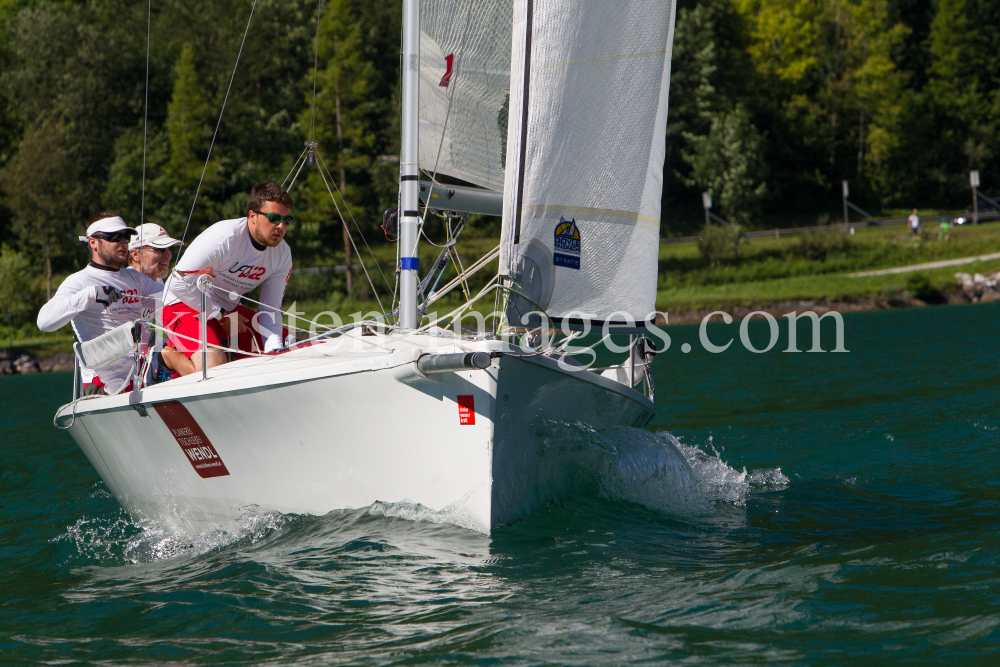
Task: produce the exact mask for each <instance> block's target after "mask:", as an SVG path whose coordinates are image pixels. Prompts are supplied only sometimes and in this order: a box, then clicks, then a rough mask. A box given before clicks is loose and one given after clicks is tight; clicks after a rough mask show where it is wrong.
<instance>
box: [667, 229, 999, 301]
mask: <svg viewBox="0 0 1000 667" xmlns="http://www.w3.org/2000/svg"><path fill="white" fill-rule="evenodd" d="M998 251H1000V223H992V224H982V225H978V226H976V227H962V228H958V229H953V230H952V231H951V233H950V234H949V236H948V238H947V239H942V238H938V235H937V234H936V230H933V229H932V230H931V232H930V233H928V234H925V235H924V237H923V238H918V237H916V236H914V235H913V234H911V233H909V232H907V231H905V230H902V229H900V228H898V227H897V228H895V229H882V228H878V227H871V228H867V229H859V230H857V232H856V233H855V235H854V236H850V235H847V234H844V233H843V232H842V231H839V230H837V229H831V230H829V231H827V232H822V233H818V234H808V235H802V236H793V237H784V238H781V239H773V238H756V239H752V240H748V241H747V242H746V244H745V245H744V246H743V247H742V248H741V249H740V253H739V257H732V258H728V259H725V260H723V261H721V262H718V263H715V264H710V263H709V262H707V261H706V260H705V259H703V258H702V256H701V255H700V254H699V252H698V248H697V246H696V245H695V244H693V243H691V244H676V245H664V246H661V248H660V271H659V278H658V281H657V298H656V304H657V308H658V309H660V310H668V311H671V312H685V311H698V310H706V309H709V308H716V307H731V306H744V307H746V306H751V305H754V306H766V305H769V304H772V303H778V302H786V301H800V300H801V301H846V302H857V301H863V300H870V299H891V298H894V297H897V296H899V295H901V294H902V293H903V292H904V290H907V289H908V285H910V286H912V285H913V281H914V278H913V274H909V273H903V274H895V275H886V276H869V277H863V278H852V277H850V276H849V274H850V273H854V272H859V271H868V270H877V269H886V268H893V267H899V266H909V265H913V264H922V263H925V262H933V261H938V260H946V259H958V258H962V257H970V256H976V255H985V254H989V253H994V252H998ZM998 270H1000V261H993V262H979V263H975V264H967V265H963V266H957V267H946V268H941V269H933V270H927V271H921V272H919V274H920V275H921V276H922V277H924V278H926V280H927V281H928V282H929V283H930V285H931V286H932V287H933V288H934V289H936V290H938V291H941V292H942V293H944V294H948V293H951V292H956V291H958V284H957V282H956V281H955V278H954V275H955V273H956V272H959V271H962V272H966V273H973V272H977V271H978V272H980V273H987V272H995V271H998Z"/></svg>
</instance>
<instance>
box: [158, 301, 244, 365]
mask: <svg viewBox="0 0 1000 667" xmlns="http://www.w3.org/2000/svg"><path fill="white" fill-rule="evenodd" d="M163 324H164V326H165V327H166V329H167V330H168V331H169V332H170V333H168V334H167V337H168V339H169V340H170V345H171V346H172V347H174V348H175V349H176V350H177V351H178V352H181V353H183V354H184V356H185V357H187V358H188V359H190V360H191V362H192V363H191V366H187V365H186V364H178V366H179V367H178V368H177V369H176V370H177V372H178V373H180V374H181V375H188V374H189V373H191V372H199V371H201V368H202V365H201V313H198V312H197V311H195V310H194V309H193V308H190V307H189V306H186V305H184V304H182V303H177V304H174V305H172V306H164V308H163ZM206 336H207V343H208V352H207V353H206V355H205V356H206V362H207V367H208V368H214V367H215V366H221V365H222V364H224V363H227V362H228V361H229V357H228V356H227V355H226V352H225V351H223V350H220V349H218V348H219V347H223V342H222V340H223V338H224V337H225V332H224V331H223V329H222V326H221V325H220V323H219V321H218V320H209V321H208V325H207V327H206Z"/></svg>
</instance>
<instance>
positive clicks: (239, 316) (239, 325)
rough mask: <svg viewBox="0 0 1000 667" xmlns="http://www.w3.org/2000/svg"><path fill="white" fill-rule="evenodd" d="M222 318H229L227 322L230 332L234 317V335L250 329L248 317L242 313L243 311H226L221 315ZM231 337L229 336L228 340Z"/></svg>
mask: <svg viewBox="0 0 1000 667" xmlns="http://www.w3.org/2000/svg"><path fill="white" fill-rule="evenodd" d="M222 319H224V320H229V322H230V324H229V331H230V333H232V331H233V325H232V321H233V320H234V319H235V320H236V335H237V336H239V335H240V334H241V333H244V332H246V331H249V330H250V318H249V317H247V316H246V315H244V314H243V313H241V312H240V311H238V310H234V311H232V312H231V313H226V314H225V315H223V316H222ZM232 338H233V337H232V336H230V340H232Z"/></svg>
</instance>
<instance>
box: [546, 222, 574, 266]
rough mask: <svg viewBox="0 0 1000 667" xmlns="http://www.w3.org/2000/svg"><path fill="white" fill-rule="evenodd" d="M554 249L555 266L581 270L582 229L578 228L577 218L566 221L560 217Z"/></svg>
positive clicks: (553, 259) (553, 261)
mask: <svg viewBox="0 0 1000 667" xmlns="http://www.w3.org/2000/svg"><path fill="white" fill-rule="evenodd" d="M552 249H553V252H552V263H553V264H555V265H556V266H565V267H566V268H567V269H576V270H578V271H579V270H580V228H579V227H577V226H576V219H575V218H574V219H573V220H566V219H565V218H563V217H562V216H559V224H558V225H556V232H555V240H554V242H553V245H552Z"/></svg>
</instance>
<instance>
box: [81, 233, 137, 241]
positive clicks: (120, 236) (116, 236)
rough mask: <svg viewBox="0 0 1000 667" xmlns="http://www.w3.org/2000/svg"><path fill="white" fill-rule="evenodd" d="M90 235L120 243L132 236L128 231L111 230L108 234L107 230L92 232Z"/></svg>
mask: <svg viewBox="0 0 1000 667" xmlns="http://www.w3.org/2000/svg"><path fill="white" fill-rule="evenodd" d="M90 236H91V237H92V238H95V239H102V240H104V241H107V242H108V243H121V242H122V241H128V240H129V239H131V238H132V234H129V233H128V232H112V233H110V234H109V233H107V232H94V233H93V234H91V235H90Z"/></svg>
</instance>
